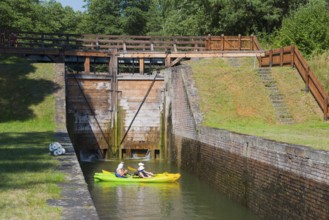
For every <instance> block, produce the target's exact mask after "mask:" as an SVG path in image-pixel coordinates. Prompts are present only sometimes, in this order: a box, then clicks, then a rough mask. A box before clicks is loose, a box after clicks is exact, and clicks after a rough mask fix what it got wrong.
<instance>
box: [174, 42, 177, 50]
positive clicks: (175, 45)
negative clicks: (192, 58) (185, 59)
mask: <svg viewBox="0 0 329 220" xmlns="http://www.w3.org/2000/svg"><path fill="white" fill-rule="evenodd" d="M174 51H175V52H177V44H176V39H174Z"/></svg>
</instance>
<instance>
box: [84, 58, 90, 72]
mask: <svg viewBox="0 0 329 220" xmlns="http://www.w3.org/2000/svg"><path fill="white" fill-rule="evenodd" d="M84 68H85V73H90V57H86V58H85V63H84Z"/></svg>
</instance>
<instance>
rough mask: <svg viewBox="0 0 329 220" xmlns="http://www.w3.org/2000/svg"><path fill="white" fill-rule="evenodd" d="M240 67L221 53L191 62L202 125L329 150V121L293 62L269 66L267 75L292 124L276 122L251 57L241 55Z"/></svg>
mask: <svg viewBox="0 0 329 220" xmlns="http://www.w3.org/2000/svg"><path fill="white" fill-rule="evenodd" d="M240 63H241V64H242V65H241V67H240V68H236V67H231V66H230V65H229V63H228V62H227V60H224V59H203V60H200V61H198V62H191V63H190V64H191V65H192V68H193V78H194V79H195V82H196V86H197V88H198V91H199V95H200V99H201V101H200V107H201V111H202V112H203V113H204V116H205V118H204V125H206V126H210V127H215V128H222V129H227V130H231V131H235V132H239V133H244V134H250V135H257V136H261V137H265V138H268V139H272V140H277V141H282V142H288V143H294V144H300V145H305V146H310V147H313V148H316V149H323V150H329V136H328V134H329V123H328V122H324V121H323V120H322V118H323V115H322V112H321V111H320V109H319V107H318V106H317V103H316V102H315V101H314V99H313V97H312V95H311V94H310V93H306V92H305V91H304V89H305V85H304V83H303V81H302V80H301V78H300V76H299V75H298V73H297V72H296V71H295V70H294V69H292V68H286V67H284V68H283V67H277V68H272V75H273V77H274V78H275V79H276V81H277V83H278V87H279V90H280V91H281V93H282V94H284V96H285V101H286V103H287V106H288V108H289V111H290V112H291V114H292V116H293V118H294V120H295V124H292V125H281V124H279V123H277V121H276V119H275V112H274V108H273V107H272V104H271V101H270V100H269V98H268V96H267V94H266V90H265V88H264V85H263V83H262V82H261V80H260V78H259V77H258V76H257V73H256V71H255V67H256V68H257V63H256V65H255V60H253V59H250V58H248V59H247V58H244V59H242V60H240Z"/></svg>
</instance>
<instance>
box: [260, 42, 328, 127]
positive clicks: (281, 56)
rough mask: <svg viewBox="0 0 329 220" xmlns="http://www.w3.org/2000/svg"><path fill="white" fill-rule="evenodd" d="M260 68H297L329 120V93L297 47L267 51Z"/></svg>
mask: <svg viewBox="0 0 329 220" xmlns="http://www.w3.org/2000/svg"><path fill="white" fill-rule="evenodd" d="M260 66H262V67H266V66H292V67H295V68H296V69H297V71H298V72H299V74H300V76H301V77H302V79H303V80H304V82H305V85H306V88H307V89H308V90H309V91H311V93H312V95H313V96H314V98H315V100H316V101H317V103H318V104H319V106H320V108H321V110H322V111H323V114H324V119H325V120H327V119H328V118H329V103H328V93H327V92H326V91H325V89H324V88H323V86H322V85H321V83H320V82H319V80H318V79H317V78H316V76H315V75H314V73H313V71H312V70H311V68H310V67H309V65H308V64H307V62H306V61H305V59H304V57H303V56H302V54H301V53H300V51H299V50H298V48H297V47H295V46H289V47H284V48H279V49H275V50H269V51H266V52H265V56H264V57H261V58H260Z"/></svg>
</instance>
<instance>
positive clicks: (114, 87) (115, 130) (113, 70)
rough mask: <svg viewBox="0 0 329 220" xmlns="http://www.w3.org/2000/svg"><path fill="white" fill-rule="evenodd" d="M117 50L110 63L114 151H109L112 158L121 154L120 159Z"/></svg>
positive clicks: (113, 53) (114, 51) (113, 52)
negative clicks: (116, 154)
mask: <svg viewBox="0 0 329 220" xmlns="http://www.w3.org/2000/svg"><path fill="white" fill-rule="evenodd" d="M116 54H117V49H115V50H113V51H112V54H111V57H110V63H109V72H110V76H111V91H112V94H111V109H110V110H111V114H112V116H111V130H112V136H113V138H111V140H112V146H111V147H112V149H111V150H109V152H111V153H112V155H111V157H115V153H116V152H118V153H119V158H121V156H122V155H121V154H122V151H121V149H120V146H118V138H119V137H118V122H117V118H118V111H117V109H118V108H117V106H118V93H117V91H118V80H117V74H118V57H117V56H116Z"/></svg>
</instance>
